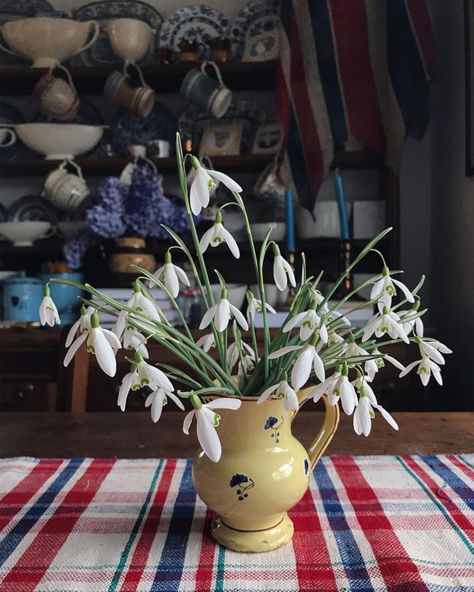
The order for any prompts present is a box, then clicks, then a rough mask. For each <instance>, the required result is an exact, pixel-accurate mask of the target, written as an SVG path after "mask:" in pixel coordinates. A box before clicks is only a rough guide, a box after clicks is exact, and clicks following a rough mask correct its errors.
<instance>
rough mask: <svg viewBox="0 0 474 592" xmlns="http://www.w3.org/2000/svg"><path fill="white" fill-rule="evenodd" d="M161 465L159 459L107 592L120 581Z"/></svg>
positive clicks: (111, 591)
mask: <svg viewBox="0 0 474 592" xmlns="http://www.w3.org/2000/svg"><path fill="white" fill-rule="evenodd" d="M163 465H164V460H163V459H160V462H159V463H158V466H157V467H156V469H155V473H154V474H153V477H152V480H151V483H150V487H149V488H148V493H147V495H146V498H145V501H144V502H143V504H142V507H141V508H140V512H139V514H138V518H137V519H136V521H135V524H134V525H133V528H132V532H131V533H130V536H129V538H128V541H127V544H126V545H125V547H124V550H123V551H122V553H121V554H120V561H119V564H118V565H117V569H116V570H115V573H114V575H113V578H112V581H111V582H110V586H109V589H108V592H114V591H115V590H116V589H117V586H118V583H119V581H120V576H121V575H122V572H123V570H124V567H125V565H126V563H127V559H128V556H129V555H130V550H131V548H132V545H133V543H134V541H135V539H136V537H137V534H138V531H139V529H140V526H141V524H142V522H143V518H144V517H145V514H146V510H147V508H148V506H149V504H150V501H151V496H152V495H153V492H154V491H155V487H156V483H157V481H158V477H159V475H160V473H161V469H162V468H163Z"/></svg>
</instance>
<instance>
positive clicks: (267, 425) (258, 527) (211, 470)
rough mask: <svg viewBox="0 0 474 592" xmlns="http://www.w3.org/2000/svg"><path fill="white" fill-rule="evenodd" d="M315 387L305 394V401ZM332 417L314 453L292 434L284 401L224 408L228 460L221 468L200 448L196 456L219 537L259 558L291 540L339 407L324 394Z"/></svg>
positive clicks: (197, 475)
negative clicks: (295, 510) (293, 514)
mask: <svg viewBox="0 0 474 592" xmlns="http://www.w3.org/2000/svg"><path fill="white" fill-rule="evenodd" d="M308 392H309V389H305V390H303V391H300V393H299V395H298V398H299V400H300V401H304V400H305V397H306V396H307V395H308ZM324 403H325V406H326V415H325V419H324V423H323V426H322V427H321V429H320V431H319V433H318V435H317V436H316V439H315V440H314V442H313V443H312V444H311V446H310V447H309V449H308V450H306V449H305V448H304V446H303V445H302V444H301V443H300V442H299V441H298V440H297V439H296V438H295V437H294V436H293V434H292V432H291V424H292V421H293V418H294V416H295V415H296V414H295V413H294V412H291V411H287V410H286V409H285V408H284V406H283V403H282V401H281V400H280V399H269V400H267V401H265V402H264V403H262V404H260V405H257V404H256V402H255V399H254V398H248V399H243V400H242V405H241V407H240V409H238V410H237V411H233V410H228V409H222V410H219V415H220V421H219V427H218V428H217V430H218V433H219V438H220V441H221V444H222V456H221V458H220V460H219V461H218V462H217V463H215V462H213V461H211V460H210V459H209V458H208V457H207V456H206V455H205V454H204V452H203V451H202V450H199V451H198V452H197V453H196V455H195V457H194V464H193V480H194V485H195V487H196V491H197V493H198V494H199V496H200V498H201V499H202V500H203V501H204V503H205V504H206V505H207V506H208V507H209V508H210V509H212V510H214V511H215V512H216V513H217V514H218V516H217V518H215V519H214V521H213V523H212V527H211V534H212V536H213V538H214V539H215V540H216V541H217V542H218V543H220V544H221V545H223V546H224V547H227V548H229V549H232V550H234V551H241V552H249V553H260V552H263V551H271V550H273V549H277V548H278V547H281V546H282V545H284V544H286V543H288V542H289V541H290V540H291V538H292V536H293V530H294V529H293V523H292V521H291V519H290V518H289V517H288V514H287V512H288V510H290V509H291V508H292V507H293V506H295V505H296V504H297V503H298V502H299V501H300V499H301V498H302V497H303V495H304V494H305V492H306V490H307V489H308V486H309V479H310V475H311V472H312V469H313V468H314V466H315V464H316V463H317V461H318V460H319V458H320V457H321V455H322V454H323V452H324V450H325V449H326V447H327V446H328V444H329V442H330V441H331V439H332V437H333V435H334V433H335V431H336V428H337V425H338V422H339V408H338V406H337V405H335V406H331V405H330V404H329V403H328V401H327V397H324Z"/></svg>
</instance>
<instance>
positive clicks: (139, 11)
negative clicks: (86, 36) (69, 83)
mask: <svg viewBox="0 0 474 592" xmlns="http://www.w3.org/2000/svg"><path fill="white" fill-rule="evenodd" d="M114 18H134V19H138V20H141V21H144V22H145V23H147V24H148V25H150V27H152V28H153V29H155V31H156V42H155V45H156V46H158V34H159V31H160V27H161V23H162V22H163V17H162V16H161V14H160V13H159V12H158V11H157V10H156V9H155V8H153V6H150V4H147V3H146V2H141V1H140V0H107V1H106V2H91V3H90V4H85V5H84V6H81V7H80V8H78V9H77V10H76V11H74V19H75V20H77V21H90V20H97V21H99V23H100V25H101V34H100V35H99V38H98V39H97V41H96V43H94V45H93V46H92V47H90V48H89V49H88V50H86V51H83V52H82V53H80V54H79V55H77V56H75V57H74V58H73V59H72V60H71V64H72V65H74V66H91V67H92V66H111V65H117V64H120V58H119V57H118V56H116V55H115V53H114V51H113V50H112V48H111V46H110V43H109V38H108V36H107V33H106V31H105V24H106V23H107V21H109V20H111V19H114ZM153 50H154V48H151V49H150V51H149V54H148V55H147V56H146V57H145V58H144V59H143V60H142V63H147V62H150V60H151V59H152V57H153Z"/></svg>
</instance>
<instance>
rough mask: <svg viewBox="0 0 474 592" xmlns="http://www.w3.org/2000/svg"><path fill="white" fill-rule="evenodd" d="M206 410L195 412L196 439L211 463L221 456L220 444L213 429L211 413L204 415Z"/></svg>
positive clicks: (202, 408)
mask: <svg viewBox="0 0 474 592" xmlns="http://www.w3.org/2000/svg"><path fill="white" fill-rule="evenodd" d="M206 411H207V410H206V409H205V408H204V407H201V409H198V410H196V420H197V430H196V432H197V438H198V441H199V444H200V445H201V448H202V449H203V451H204V453H205V454H206V455H207V456H208V457H209V458H210V459H211V460H212V461H213V462H218V460H219V459H220V457H221V454H222V447H221V442H220V440H219V436H218V435H217V430H216V428H215V427H214V424H213V419H212V415H211V413H212V412H209V414H208V413H206Z"/></svg>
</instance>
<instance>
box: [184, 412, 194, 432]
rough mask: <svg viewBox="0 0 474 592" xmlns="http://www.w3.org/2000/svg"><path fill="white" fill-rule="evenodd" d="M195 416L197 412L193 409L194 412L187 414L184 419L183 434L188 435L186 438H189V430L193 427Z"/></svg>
mask: <svg viewBox="0 0 474 592" xmlns="http://www.w3.org/2000/svg"><path fill="white" fill-rule="evenodd" d="M194 414H195V410H194V409H193V410H192V411H189V413H187V414H186V417H185V418H184V421H183V432H184V433H185V434H186V436H189V428H190V427H191V422H192V421H193V417H194Z"/></svg>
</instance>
